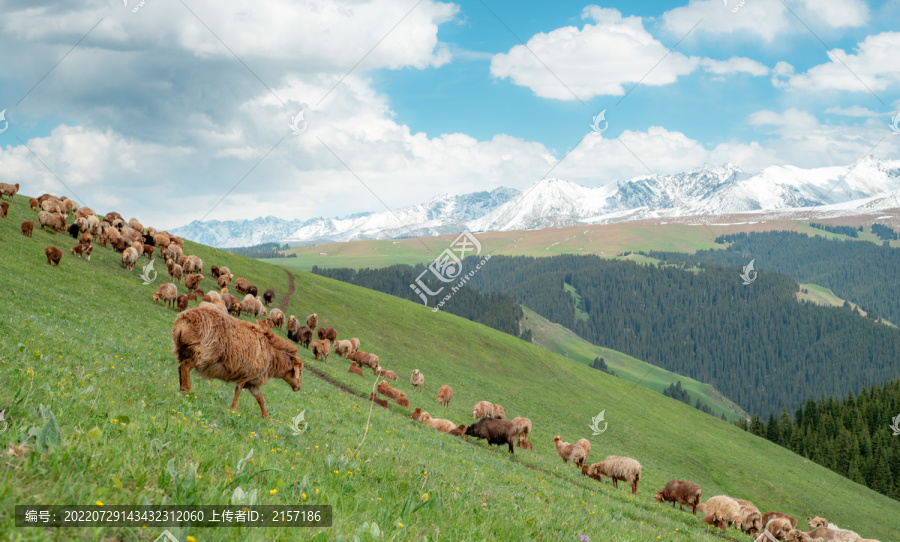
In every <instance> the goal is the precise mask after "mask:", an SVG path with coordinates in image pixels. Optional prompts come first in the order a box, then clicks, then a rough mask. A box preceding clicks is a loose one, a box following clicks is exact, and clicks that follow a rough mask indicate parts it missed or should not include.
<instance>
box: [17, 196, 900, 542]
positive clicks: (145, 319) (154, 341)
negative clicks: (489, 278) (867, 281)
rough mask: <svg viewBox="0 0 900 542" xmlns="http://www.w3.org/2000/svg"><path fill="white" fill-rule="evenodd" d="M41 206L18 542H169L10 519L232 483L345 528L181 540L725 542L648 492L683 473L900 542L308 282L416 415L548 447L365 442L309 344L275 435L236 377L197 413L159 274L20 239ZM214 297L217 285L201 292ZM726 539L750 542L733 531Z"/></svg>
mask: <svg viewBox="0 0 900 542" xmlns="http://www.w3.org/2000/svg"><path fill="white" fill-rule="evenodd" d="M25 203H26V200H25V198H23V197H21V196H19V197H17V198H16V201H15V202H14V204H13V205H12V207H11V209H10V218H9V219H6V220H0V292H3V293H2V296H3V299H4V301H5V303H4V304H3V306H4V310H3V311H2V313H0V375H2V377H3V386H2V387H0V409H6V410H7V413H6V420H7V422H8V428H7V429H6V430H5V431H4V432H3V433H2V434H0V445H2V446H3V449H4V451H6V452H7V453H4V454H2V456H0V472H2V473H3V478H2V481H0V537H2V538H3V539H5V540H59V539H66V540H148V541H149V540H154V539H155V538H156V537H157V536H158V535H159V533H160V532H161V529H152V528H151V529H146V530H145V529H139V528H138V529H131V528H92V529H87V528H85V529H67V530H65V531H64V532H61V533H56V532H53V531H50V530H42V529H17V528H15V527H14V526H13V519H12V514H11V511H12V509H13V505H15V504H24V503H47V504H49V503H59V504H96V505H97V506H101V505H102V506H107V505H112V504H129V503H152V504H159V503H177V504H215V503H228V502H229V500H230V498H231V495H232V493H233V491H234V490H235V488H236V487H241V488H242V489H244V490H246V491H257V492H258V502H259V504H296V503H306V504H329V505H332V506H333V507H334V523H333V527H332V528H330V529H307V530H300V529H275V528H255V529H250V528H232V529H224V528H222V529H218V530H216V529H197V528H193V529H185V530H180V529H177V528H175V529H171V530H172V531H173V533H174V534H175V535H176V536H177V537H178V538H179V539H180V540H185V539H186V537H187V536H188V535H190V536H193V537H195V538H196V540H197V541H198V542H202V541H206V540H216V541H219V540H260V541H262V540H267V541H268V540H288V539H291V540H294V539H297V538H310V537H311V538H312V539H315V540H336V539H338V538H339V537H344V539H347V538H348V537H351V536H352V535H353V534H356V533H359V532H360V529H361V528H362V527H363V525H364V524H370V523H372V522H376V523H377V524H378V525H379V526H380V528H381V530H382V531H383V539H385V540H426V539H427V540H549V539H553V540H578V537H579V536H582V535H583V536H589V537H590V538H591V539H592V540H612V541H624V540H660V539H661V540H678V541H698V540H699V541H711V540H722V539H723V537H722V535H721V534H720V533H719V532H718V531H715V532H713V531H711V530H710V529H709V528H708V527H706V526H705V525H704V524H702V523H701V522H700V521H699V518H697V517H694V516H691V515H690V514H689V513H684V512H679V511H678V510H677V509H675V510H672V509H671V508H670V507H668V506H663V505H657V504H655V503H654V502H653V499H652V495H653V492H654V491H655V490H656V489H658V488H659V487H661V486H662V485H663V484H664V483H665V482H666V481H668V480H670V479H672V478H676V477H678V478H686V479H692V480H695V481H696V482H697V483H699V484H700V485H701V486H702V487H703V489H704V495H705V496H707V497H708V496H712V495H717V494H722V493H725V494H731V495H734V496H738V497H743V498H747V499H750V500H753V501H755V502H756V503H757V505H758V506H759V507H760V509H763V510H767V509H779V510H783V511H785V512H789V513H791V514H793V515H795V516H797V517H806V516H807V515H815V514H818V515H822V516H825V517H827V518H828V519H830V520H832V521H835V522H837V523H838V524H840V525H843V526H847V527H849V528H853V529H855V530H857V531H859V532H860V533H862V534H865V535H867V536H871V537H878V538H880V539H881V540H883V541H887V540H892V539H893V540H897V535H896V521H895V518H896V517H897V516H898V513H900V503H898V502H897V501H893V500H890V499H887V498H885V497H883V496H880V495H878V494H876V493H874V492H872V491H870V490H868V489H866V488H864V487H862V486H859V485H857V484H854V483H852V482H850V481H848V480H846V479H844V478H841V477H839V476H837V475H835V474H833V473H831V472H829V471H827V470H826V469H824V468H822V467H819V466H817V465H815V464H813V463H810V462H808V461H804V460H802V459H800V458H798V457H797V456H796V455H794V454H792V453H790V452H789V451H787V450H785V449H782V448H780V447H778V446H776V445H774V444H771V443H769V442H767V441H765V440H763V439H760V438H756V437H753V436H752V435H749V434H747V433H745V432H743V431H741V430H740V429H738V428H737V427H734V426H732V425H730V424H727V423H725V422H722V421H720V420H716V419H715V418H712V417H710V416H708V415H705V414H702V413H700V412H698V411H696V410H695V409H693V408H691V407H688V406H686V405H683V404H680V403H678V402H675V401H672V400H670V399H668V398H666V397H663V396H661V395H659V394H657V393H654V392H651V391H649V390H645V389H643V388H641V387H639V386H637V387H636V386H635V385H634V384H632V383H630V382H626V381H623V380H621V379H617V378H613V377H610V376H608V375H604V374H600V373H599V372H598V371H595V370H593V369H591V368H589V367H586V366H584V365H582V364H580V363H577V362H574V361H572V360H569V359H566V358H564V357H562V356H559V355H555V354H551V353H548V352H546V351H544V350H542V349H540V348H538V347H536V346H532V345H530V344H526V343H525V342H523V341H521V340H519V339H516V338H514V337H511V336H509V335H506V334H503V333H500V332H497V331H494V330H492V329H489V328H486V327H483V326H480V325H477V324H473V323H472V322H469V321H467V320H464V319H462V318H457V317H455V316H452V315H448V314H444V313H436V314H435V313H432V312H431V311H430V309H428V308H427V307H424V306H422V305H419V304H416V303H411V302H408V301H404V300H400V299H397V298H394V297H391V296H388V295H384V294H380V293H377V292H373V291H369V290H364V289H360V288H356V287H353V286H351V285H347V284H343V283H340V282H337V281H333V280H329V279H325V278H322V277H318V276H314V275H309V274H306V273H296V280H295V287H296V291H295V292H294V294H293V295H292V296H291V297H290V299H289V300H285V301H287V306H286V309H287V312H288V313H289V314H297V315H300V316H303V315H306V314H308V313H310V312H313V311H315V312H317V313H318V314H319V316H320V318H321V320H320V322H321V324H322V325H326V326H327V325H333V326H334V327H336V328H337V329H338V331H339V336H355V337H359V338H360V340H361V342H362V348H363V349H364V350H367V351H371V352H375V353H377V354H378V355H379V356H380V358H381V360H382V364H383V365H384V366H386V367H387V368H389V369H392V370H394V371H396V372H397V373H398V374H400V375H401V380H400V381H399V382H397V383H396V384H397V387H398V388H400V389H402V390H404V391H406V392H407V394H408V395H409V396H410V401H411V403H412V405H413V406H416V405H419V406H422V407H423V408H425V409H426V410H429V411H430V412H432V413H433V414H434V415H436V416H441V417H446V418H449V419H451V420H453V421H455V422H468V421H469V420H471V418H470V416H471V408H472V405H473V404H474V403H475V402H476V401H478V400H484V399H490V400H491V401H494V402H497V403H500V404H503V405H504V406H505V407H506V412H507V414H508V415H510V416H518V415H522V416H527V417H529V418H531V420H532V421H533V422H534V435H533V437H532V439H531V440H532V442H533V443H534V450H533V451H525V450H517V452H516V454H515V455H514V456H511V457H510V456H509V455H508V454H507V453H506V451H505V450H498V449H497V448H496V447H492V448H490V449H488V447H487V446H485V445H484V444H483V443H482V442H474V443H467V442H464V441H462V440H461V439H458V438H453V437H449V436H448V435H444V434H441V433H438V432H437V431H435V430H433V429H431V428H429V427H425V426H422V425H420V424H417V423H415V422H412V421H411V420H409V419H408V411H406V410H405V409H401V408H399V407H397V406H392V407H391V408H390V409H389V410H384V409H381V408H380V407H375V409H374V411H373V412H372V416H371V420H370V421H369V422H368V423H369V425H368V428H369V430H368V434H367V435H365V441H364V442H362V444H361V446H360V443H361V440H362V439H363V437H364V434H365V433H364V432H365V428H366V427H367V416H368V414H369V405H370V403H368V402H366V401H363V400H361V399H359V398H358V397H357V396H356V395H354V394H351V393H346V392H344V391H341V389H339V388H337V387H335V386H334V385H332V384H331V383H329V382H327V381H325V380H322V379H321V378H319V377H317V376H315V375H314V371H320V372H322V373H323V374H324V375H326V376H327V378H329V379H331V380H334V381H336V382H338V383H340V384H342V385H344V386H346V388H348V389H349V390H350V391H352V392H353V393H355V394H366V395H367V394H368V391H369V390H370V389H371V387H372V385H373V382H374V381H373V378H372V376H371V373H369V374H367V376H366V377H364V378H361V377H358V376H355V375H351V374H348V373H347V372H346V367H347V363H346V362H344V361H342V360H340V359H337V358H335V357H332V358H330V359H329V361H328V363H327V364H325V363H321V362H315V361H310V360H309V356H308V353H307V351H305V350H301V355H302V356H303V358H304V360H305V361H306V363H307V370H306V371H305V373H304V384H303V387H302V389H301V390H300V391H299V392H296V393H294V392H291V391H290V389H289V388H288V387H287V386H286V385H285V384H284V383H282V382H278V381H271V382H270V383H269V384H268V385H266V386H264V387H263V393H264V395H265V398H266V402H267V406H268V408H269V412H270V414H271V415H272V419H271V420H263V419H262V418H261V417H260V415H259V409H258V407H257V405H256V403H255V401H253V400H252V398H251V397H249V396H248V395H247V394H244V395H243V396H242V398H241V400H240V403H239V405H238V408H237V409H236V410H235V411H231V410H229V409H228V408H227V407H228V405H229V404H230V401H231V397H232V392H233V388H232V387H231V386H230V385H228V384H225V383H222V382H217V381H202V380H200V379H198V378H196V377H195V378H194V390H193V392H192V393H191V394H189V396H187V397H183V396H182V395H181V394H180V393H179V392H178V390H177V384H178V377H177V372H176V364H175V361H174V357H173V355H172V353H171V336H170V332H171V325H172V321H173V319H174V317H175V313H174V312H173V311H172V310H170V309H168V310H167V309H165V308H164V307H162V306H161V305H153V304H152V303H151V301H150V297H151V295H152V293H153V291H154V289H155V287H156V286H157V285H158V284H159V283H160V282H161V281H162V280H163V277H160V278H159V279H157V281H156V282H155V283H154V284H152V285H149V286H144V285H142V284H141V280H140V278H139V276H138V273H137V272H127V271H125V270H124V269H122V268H121V267H120V266H119V264H118V261H119V255H117V254H115V253H113V252H112V251H111V250H109V249H100V248H98V249H97V250H96V252H95V254H94V257H93V258H92V261H90V262H87V261H81V260H77V259H73V258H72V257H71V256H70V255H69V254H68V248H70V247H71V246H72V245H73V244H74V240H72V239H71V238H69V237H63V236H56V237H54V236H53V235H51V234H47V233H43V232H40V231H36V232H35V234H34V237H33V238H32V239H27V238H24V237H22V236H21V234H20V233H19V223H20V222H21V220H23V219H26V218H28V219H32V217H33V216H34V214H33V213H31V212H30V211H28V210H27V209H26V205H25ZM50 244H54V245H55V246H58V247H59V248H60V249H63V250H64V252H65V256H64V258H63V261H62V265H61V267H59V268H55V267H54V268H51V267H49V266H47V265H46V264H45V259H44V255H43V248H44V247H45V246H47V245H50ZM186 252H187V253H194V254H197V255H198V256H200V257H201V258H202V259H203V260H204V262H205V264H206V266H207V267H208V266H209V265H210V264H215V265H219V266H222V265H227V266H228V267H230V268H231V270H232V271H233V272H234V273H235V274H236V275H237V276H244V277H247V278H249V279H250V281H251V282H252V283H254V284H256V285H258V286H260V287H273V288H275V290H276V299H281V297H282V296H283V295H284V294H285V293H286V291H287V284H288V275H287V274H286V273H285V271H284V270H283V269H281V268H278V267H275V266H271V265H267V264H263V263H260V262H257V261H253V260H250V259H247V258H242V257H238V256H234V255H230V254H227V253H224V252H221V251H217V250H214V249H209V248H206V247H200V246H195V245H192V244H190V243H187V246H186ZM144 263H145V260H144V259H142V261H141V264H144ZM138 270H140V267H139V268H138ZM212 287H213V283H212V281H211V280H210V279H209V278H207V279H204V280H203V282H202V283H201V288H203V289H205V290H209V289H211V288H212ZM413 368H419V369H421V370H422V372H423V373H424V374H425V377H426V383H425V390H424V392H423V393H422V394H421V395H419V394H418V393H416V392H413V391H411V390H410V386H409V384H408V381H407V380H406V379H407V378H408V375H409V373H410V372H411V371H412V369H413ZM445 383H446V384H450V385H451V386H453V388H454V390H455V394H454V398H453V402H452V403H451V406H450V408H449V409H447V410H446V411H444V409H442V408H441V407H439V406H438V405H437V404H436V402H435V399H434V397H435V394H436V391H437V388H438V387H439V386H440V385H441V384H445ZM41 405H44V407H45V408H46V407H49V408H50V410H52V412H53V415H54V417H53V418H50V417H49V413H48V412H46V411H45V412H44V415H45V417H43V418H42V414H41V411H42V410H44V409H41V408H40V406H41ZM604 409H605V410H606V420H607V421H608V423H609V425H608V429H607V430H606V431H605V432H604V433H602V435H600V436H591V435H590V430H589V429H588V424H589V422H590V420H591V417H593V416H595V415H596V414H597V412H599V411H600V410H604ZM304 410H305V414H306V420H307V421H308V422H309V428H308V430H307V431H306V432H304V433H302V434H301V435H300V436H293V435H292V432H291V431H290V430H289V428H288V424H289V422H290V418H291V417H292V416H293V415H295V414H296V413H298V412H300V411H304ZM54 419H55V420H56V421H57V423H58V425H59V434H60V440H59V442H58V443H54V439H52V438H50V439H48V440H46V441H45V440H42V441H41V443H36V442H35V439H34V438H28V437H27V435H28V433H29V429H31V428H33V427H34V428H39V429H38V431H41V430H42V429H40V428H44V427H49V428H50V434H53V431H52V428H53V425H54V422H53V420H54ZM44 431H46V430H44ZM556 434H560V435H562V436H563V437H564V438H565V439H567V440H569V441H575V440H577V439H578V438H580V437H589V438H590V439H591V442H592V444H593V451H592V454H591V458H590V459H591V460H592V461H597V460H598V459H600V458H602V457H604V456H605V455H607V454H619V455H628V456H631V457H634V458H636V459H638V460H640V461H641V463H642V464H643V467H644V475H643V479H642V481H641V486H640V489H639V492H638V495H637V496H636V497H632V496H631V495H630V493H628V492H627V491H626V490H624V489H623V488H622V487H620V488H619V489H617V490H616V489H613V488H612V486H611V485H610V484H609V483H608V482H607V483H603V484H599V483H597V482H595V481H593V480H589V479H587V478H584V477H582V476H581V475H580V473H578V472H577V471H576V469H575V468H574V467H573V466H572V465H571V464H563V463H562V462H561V461H560V459H559V458H558V457H557V456H556V453H555V450H554V448H553V445H552V442H551V439H552V438H553V436H554V435H556ZM44 445H46V448H43V446H44ZM357 447H359V452H358V455H353V453H352V451H353V450H356V449H357ZM29 448H30V451H29ZM251 450H252V451H253V452H254V455H253V457H252V459H251V460H250V461H249V462H247V463H246V464H245V465H244V466H243V470H240V469H239V461H240V460H241V459H242V458H245V457H246V456H247V455H248V453H249V452H250V451H251ZM369 538H370V537H367V536H361V539H363V540H366V539H369ZM725 539H731V540H749V538H747V537H743V536H742V535H739V534H738V533H736V532H735V531H733V530H732V531H729V532H728V533H727V535H726V536H725Z"/></svg>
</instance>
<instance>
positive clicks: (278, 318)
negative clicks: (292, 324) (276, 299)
mask: <svg viewBox="0 0 900 542" xmlns="http://www.w3.org/2000/svg"><path fill="white" fill-rule="evenodd" d="M269 319H270V320H272V327H277V328H279V329H280V328H282V327H284V313H283V312H281V309H272V312H270V313H269Z"/></svg>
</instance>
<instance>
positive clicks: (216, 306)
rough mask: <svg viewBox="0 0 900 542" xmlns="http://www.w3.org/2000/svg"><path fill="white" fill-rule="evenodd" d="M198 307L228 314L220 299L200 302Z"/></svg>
mask: <svg viewBox="0 0 900 542" xmlns="http://www.w3.org/2000/svg"><path fill="white" fill-rule="evenodd" d="M200 306H201V307H210V308H213V309H216V310H217V311H219V312H221V313H222V314H228V309H226V308H225V302H223V301H222V300H221V299H216V300H215V301H213V302H212V303H210V302H209V301H201V302H200ZM263 321H264V322H265V321H266V320H263ZM258 324H259V322H257V325H258ZM260 327H261V328H262V326H260ZM264 329H266V330H268V329H269V328H268V327H265V328H264Z"/></svg>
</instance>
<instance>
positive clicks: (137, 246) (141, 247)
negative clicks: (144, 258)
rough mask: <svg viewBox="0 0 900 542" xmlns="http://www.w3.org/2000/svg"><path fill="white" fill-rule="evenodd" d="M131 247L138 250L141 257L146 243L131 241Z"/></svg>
mask: <svg viewBox="0 0 900 542" xmlns="http://www.w3.org/2000/svg"><path fill="white" fill-rule="evenodd" d="M131 248H133V249H134V250H135V252H137V255H138V257H141V255H143V254H144V243H141V242H140V241H133V242H132V243H131Z"/></svg>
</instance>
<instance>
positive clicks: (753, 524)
mask: <svg viewBox="0 0 900 542" xmlns="http://www.w3.org/2000/svg"><path fill="white" fill-rule="evenodd" d="M734 500H735V501H737V503H738V504H739V505H740V507H741V530H742V531H744V532H745V533H747V534H751V535H752V534H756V533H758V532H760V531H761V530H762V528H763V523H762V514H760V513H759V508H757V507H756V505H755V504H753V503H752V502H750V501H746V500H744V499H734Z"/></svg>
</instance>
